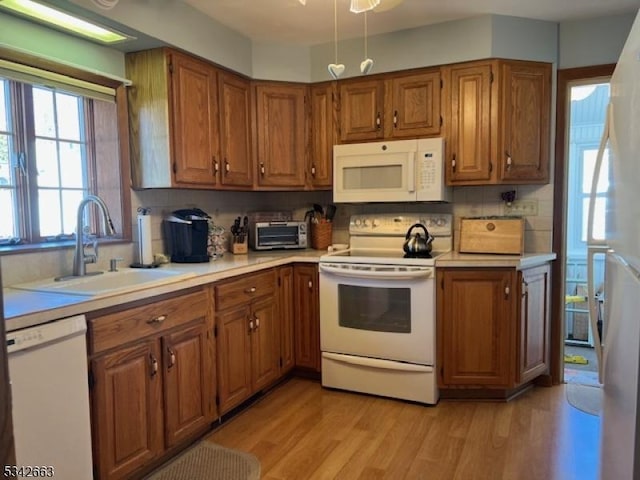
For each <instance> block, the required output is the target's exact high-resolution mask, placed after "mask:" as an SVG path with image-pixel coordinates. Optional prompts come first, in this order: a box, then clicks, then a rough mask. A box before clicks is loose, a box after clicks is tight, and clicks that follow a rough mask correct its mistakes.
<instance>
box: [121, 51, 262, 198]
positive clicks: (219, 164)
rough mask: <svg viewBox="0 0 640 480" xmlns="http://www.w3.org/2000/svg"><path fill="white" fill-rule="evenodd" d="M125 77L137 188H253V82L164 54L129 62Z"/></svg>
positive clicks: (134, 56) (137, 57) (179, 55)
mask: <svg viewBox="0 0 640 480" xmlns="http://www.w3.org/2000/svg"><path fill="white" fill-rule="evenodd" d="M126 75H127V76H128V77H129V78H130V79H131V80H132V82H133V85H132V86H131V87H130V88H129V117H130V122H129V125H130V134H131V135H130V138H131V161H132V173H133V185H134V187H136V188H167V187H176V188H214V187H217V188H224V187H225V186H228V187H247V188H250V187H251V185H252V178H251V171H252V170H251V150H250V128H251V111H250V100H249V98H250V89H249V85H250V83H249V81H248V80H246V79H244V78H242V77H240V76H237V75H234V74H230V73H227V72H223V71H221V70H219V69H217V68H215V67H214V66H213V65H211V64H209V63H207V62H205V61H202V60H198V59H196V58H194V57H191V56H189V55H185V54H182V53H180V52H177V51H175V50H171V49H162V48H161V49H154V50H147V51H142V52H136V53H129V54H127V55H126ZM231 112H233V115H232V114H231Z"/></svg>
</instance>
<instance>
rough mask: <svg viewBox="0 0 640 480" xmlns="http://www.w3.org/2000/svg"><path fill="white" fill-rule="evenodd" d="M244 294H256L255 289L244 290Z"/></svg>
mask: <svg viewBox="0 0 640 480" xmlns="http://www.w3.org/2000/svg"><path fill="white" fill-rule="evenodd" d="M244 293H256V287H251V288H245V289H244Z"/></svg>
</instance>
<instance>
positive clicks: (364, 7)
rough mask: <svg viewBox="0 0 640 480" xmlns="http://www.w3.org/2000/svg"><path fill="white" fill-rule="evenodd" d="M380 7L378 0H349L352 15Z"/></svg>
mask: <svg viewBox="0 0 640 480" xmlns="http://www.w3.org/2000/svg"><path fill="white" fill-rule="evenodd" d="M378 5H380V0H351V7H350V8H349V10H351V11H352V12H353V13H362V12H367V11H369V10H373V9H374V8H376V7H377V6H378Z"/></svg>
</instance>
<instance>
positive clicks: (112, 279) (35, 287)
mask: <svg viewBox="0 0 640 480" xmlns="http://www.w3.org/2000/svg"><path fill="white" fill-rule="evenodd" d="M193 276H195V274H193V273H190V272H182V271H178V270H168V269H166V268H157V269H144V270H143V269H138V268H121V269H118V271H117V272H104V273H101V274H98V275H95V274H94V275H91V274H89V275H85V276H82V277H68V278H66V279H63V280H54V279H48V280H41V281H36V282H29V283H22V284H18V285H12V286H11V287H12V288H17V289H20V290H31V291H35V292H48V293H63V294H67V295H82V296H88V297H93V296H101V295H107V294H114V293H122V292H126V291H133V290H137V289H142V288H149V287H155V286H160V285H165V284H167V283H173V282H177V281H180V280H184V279H186V278H189V277H193Z"/></svg>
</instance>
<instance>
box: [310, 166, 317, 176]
mask: <svg viewBox="0 0 640 480" xmlns="http://www.w3.org/2000/svg"><path fill="white" fill-rule="evenodd" d="M311 176H312V177H315V176H316V166H315V164H313V165H311Z"/></svg>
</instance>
